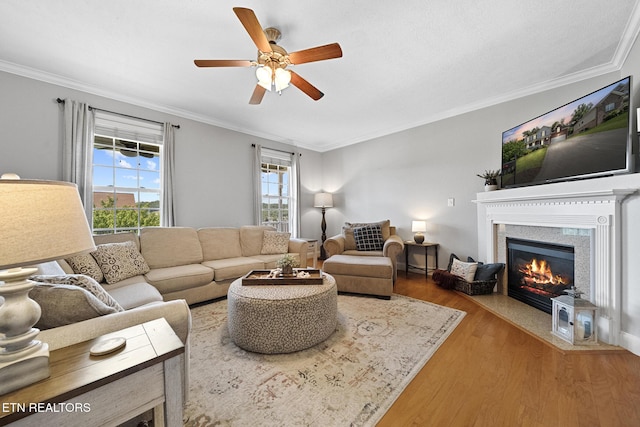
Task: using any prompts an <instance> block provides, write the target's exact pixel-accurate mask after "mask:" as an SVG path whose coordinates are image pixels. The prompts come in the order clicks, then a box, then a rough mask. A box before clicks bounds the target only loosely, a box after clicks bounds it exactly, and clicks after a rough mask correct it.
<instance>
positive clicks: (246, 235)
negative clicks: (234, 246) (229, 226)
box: [240, 225, 276, 256]
mask: <svg viewBox="0 0 640 427" xmlns="http://www.w3.org/2000/svg"><path fill="white" fill-rule="evenodd" d="M265 230H268V231H276V229H275V228H273V227H269V226H265V225H245V226H242V227H240V245H241V246H242V256H254V255H260V252H261V251H262V239H263V237H264V232H265Z"/></svg>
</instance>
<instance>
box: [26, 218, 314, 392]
mask: <svg viewBox="0 0 640 427" xmlns="http://www.w3.org/2000/svg"><path fill="white" fill-rule="evenodd" d="M265 236H267V237H265ZM285 237H286V240H285V241H284V242H283V239H285ZM274 239H275V241H276V242H277V243H278V244H276V245H275V246H274V245H273V242H274ZM94 240H95V243H96V245H97V247H98V249H97V251H101V250H102V249H104V248H109V247H110V248H120V247H125V248H126V249H128V250H129V249H131V250H132V252H133V253H131V254H130V255H127V256H126V257H123V256H121V260H118V259H117V257H115V258H114V257H113V256H112V259H108V257H109V253H106V255H105V254H104V253H103V254H102V255H103V258H107V259H106V261H105V264H104V265H98V264H95V265H93V264H91V263H92V262H93V261H94V258H95V257H94V256H92V255H85V256H84V259H80V258H76V259H69V260H68V261H69V262H67V260H59V261H58V262H57V263H55V262H54V263H47V264H43V265H41V266H40V271H39V275H40V276H41V277H42V278H43V280H44V276H47V277H48V278H52V277H53V276H58V277H62V275H64V274H68V275H73V274H76V275H77V274H83V275H89V276H91V277H94V276H96V274H100V276H104V277H98V276H96V277H94V279H95V280H96V281H98V282H101V283H100V284H101V285H102V288H104V290H105V291H106V293H108V294H109V296H110V297H111V298H112V299H113V300H115V302H116V303H117V304H115V305H116V306H117V307H116V309H114V308H113V307H109V306H108V305H105V304H102V301H99V300H98V299H96V298H95V297H94V296H93V295H90V292H88V291H86V292H85V291H83V292H84V294H85V298H86V299H87V300H89V299H90V301H89V303H88V304H87V308H86V309H85V310H84V311H83V312H84V313H85V315H84V317H82V318H80V319H78V321H76V322H74V323H71V324H66V325H60V326H53V327H50V328H49V329H44V330H42V331H41V333H40V335H39V337H38V339H39V340H41V341H43V342H46V343H48V344H49V348H50V349H51V350H54V349H57V348H61V347H65V346H69V345H72V344H75V343H79V342H83V341H87V340H89V339H93V338H96V337H99V336H101V335H103V334H106V333H109V332H114V331H117V330H120V329H123V328H127V327H130V326H134V325H137V324H140V323H143V322H147V321H150V320H153V319H157V318H160V317H164V318H165V319H166V320H167V322H168V323H169V324H170V325H171V327H172V328H173V329H174V331H175V332H176V334H177V335H178V337H179V338H180V339H181V340H182V342H183V343H185V348H186V352H185V357H184V372H183V374H184V378H185V382H186V385H185V388H184V391H185V395H186V393H187V391H188V378H189V375H188V367H189V357H188V354H189V351H188V350H189V333H190V330H191V312H190V310H189V305H190V304H194V303H198V302H204V301H208V300H211V299H215V298H220V297H223V296H226V294H227V289H228V288H229V285H230V284H231V282H232V281H233V280H235V279H237V278H238V277H241V276H243V275H244V274H246V273H248V272H249V271H250V270H252V269H270V268H274V267H275V264H276V262H277V260H278V259H280V258H281V257H282V255H283V254H282V253H273V252H278V251H280V252H281V251H283V250H286V251H287V252H288V253H292V254H294V255H295V256H297V257H299V259H300V266H301V267H306V261H307V247H308V243H307V241H306V240H301V239H289V238H288V236H284V235H283V234H282V233H275V230H274V229H273V228H271V227H263V226H243V227H239V228H223V227H209V228H200V229H195V228H190V227H150V228H144V229H142V231H141V232H140V235H139V236H138V235H137V234H134V233H123V234H115V235H100V236H95V237H94ZM111 243H116V244H117V245H110V244H111ZM118 244H119V245H118ZM283 244H284V246H283ZM95 253H96V252H94V254H95ZM125 254H126V252H125ZM140 256H141V258H142V259H141V258H140ZM132 259H133V261H132ZM79 261H82V262H79ZM119 263H120V264H121V265H118V264H119ZM133 264H135V265H134V266H133V270H129V269H130V268H131V266H132V265H133ZM72 265H73V266H74V267H75V270H74V268H72ZM96 266H97V267H98V271H96ZM106 268H109V269H111V272H115V274H114V275H111V276H109V277H111V278H113V277H116V278H118V277H121V276H122V277H124V276H128V277H124V278H122V280H117V281H113V280H112V281H111V282H107V279H106V277H107V276H108V275H107V274H106V273H105V274H104V275H103V274H102V273H103V271H101V270H105V269H106ZM136 269H139V271H138V273H139V274H137V273H136ZM105 271H106V270H105ZM98 279H100V280H98ZM56 280H59V279H57V278H56ZM45 286H49V285H45ZM58 288H59V289H56V291H57V292H58V293H57V294H50V293H49V294H47V293H43V300H42V301H39V303H40V304H41V306H42V310H43V318H45V317H46V318H48V319H51V318H52V317H55V316H52V315H51V312H50V311H53V310H55V309H56V307H64V306H62V305H60V304H58V305H56V296H55V295H64V292H65V285H61V286H59V287H58ZM66 291H68V290H66ZM32 292H33V291H32ZM76 294H77V289H76ZM57 298H58V299H59V297H57ZM111 298H108V299H109V300H110V299H111ZM103 299H104V298H103ZM64 310H65V311H66V312H69V311H70V310H69V309H68V306H67V308H64ZM45 311H47V312H46V313H45ZM71 311H76V309H75V307H74V310H71ZM77 311H78V312H80V310H79V309H78V310H77ZM93 311H95V316H88V315H86V313H87V312H89V314H92V313H93ZM45 314H46V316H45ZM67 314H68V313H67ZM41 320H42V319H41ZM36 326H37V327H40V328H41V329H42V327H41V325H36Z"/></svg>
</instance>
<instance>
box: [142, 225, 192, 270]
mask: <svg viewBox="0 0 640 427" xmlns="http://www.w3.org/2000/svg"><path fill="white" fill-rule="evenodd" d="M140 251H141V252H142V256H143V257H144V259H145V260H146V261H147V264H149V267H151V268H154V269H155V268H165V267H175V266H179V265H189V264H199V263H201V262H202V260H203V258H202V246H200V239H198V232H197V231H196V230H195V229H194V228H190V227H146V228H143V229H142V230H140Z"/></svg>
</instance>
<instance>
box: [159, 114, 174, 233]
mask: <svg viewBox="0 0 640 427" xmlns="http://www.w3.org/2000/svg"><path fill="white" fill-rule="evenodd" d="M174 159H175V129H174V127H173V125H172V124H171V123H165V124H164V143H163V145H162V171H161V176H162V201H161V210H162V212H161V214H160V218H161V219H162V224H161V225H162V226H164V227H173V226H174V225H175V221H176V220H175V204H174V201H173V194H174V191H173V189H174V177H175V161H174Z"/></svg>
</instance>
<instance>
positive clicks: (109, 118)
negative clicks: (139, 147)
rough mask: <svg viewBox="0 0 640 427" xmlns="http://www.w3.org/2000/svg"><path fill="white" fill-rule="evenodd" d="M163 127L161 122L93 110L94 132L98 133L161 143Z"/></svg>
mask: <svg viewBox="0 0 640 427" xmlns="http://www.w3.org/2000/svg"><path fill="white" fill-rule="evenodd" d="M163 128H164V126H163V124H162V123H156V122H152V121H149V120H144V119H136V118H134V117H129V116H123V115H120V114H116V113H111V112H108V111H103V110H97V109H96V110H95V124H94V132H95V133H96V134H98V135H104V136H111V137H114V138H122V139H130V140H134V141H140V142H149V143H152V144H162V141H163V140H164V129H163Z"/></svg>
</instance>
